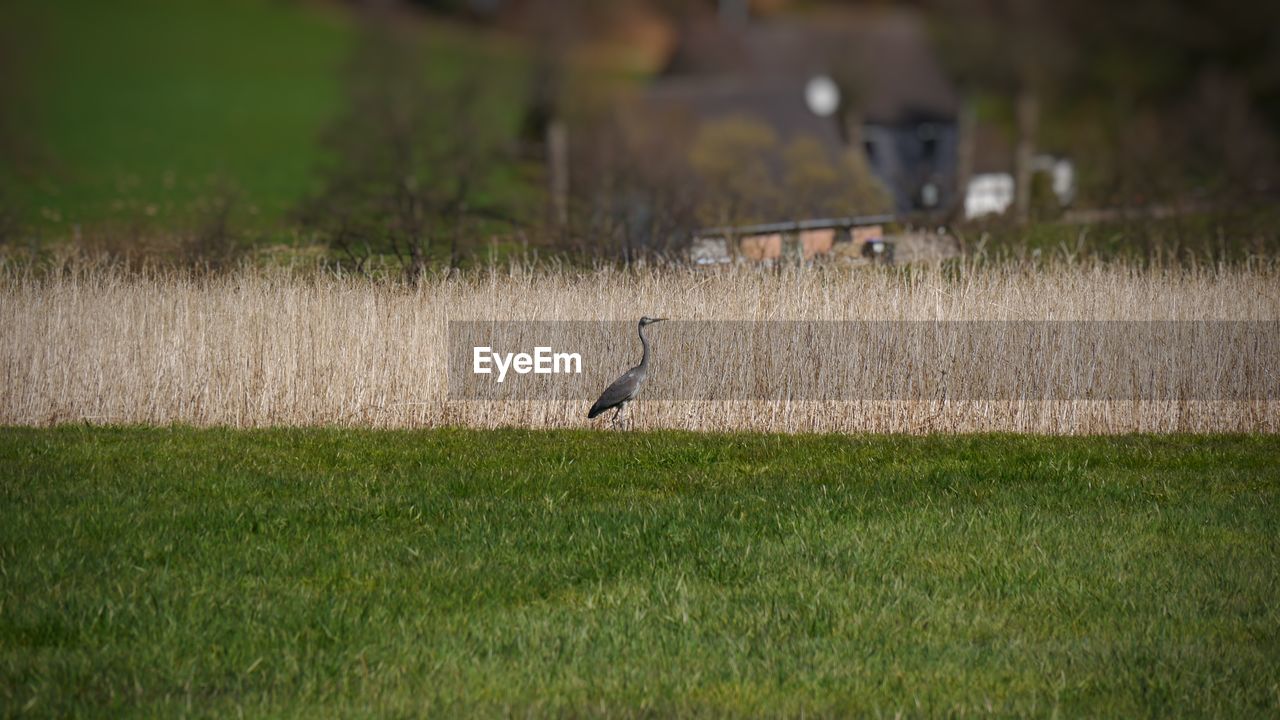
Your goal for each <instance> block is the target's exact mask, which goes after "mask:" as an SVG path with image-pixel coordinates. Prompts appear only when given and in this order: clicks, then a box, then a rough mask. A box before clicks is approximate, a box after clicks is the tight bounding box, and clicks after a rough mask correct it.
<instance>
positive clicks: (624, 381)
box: [587, 317, 663, 423]
mask: <svg viewBox="0 0 1280 720" xmlns="http://www.w3.org/2000/svg"><path fill="white" fill-rule="evenodd" d="M662 319H663V318H649V317H642V318H640V327H639V330H638V332H639V333H640V346H641V347H642V348H643V349H644V350H643V352H642V354H641V356H640V364H639V365H636V366H635V367H633V368H631V369H630V370H628V371H626V372H625V373H623V374H622V377H620V378H618V379H617V380H614V381H613V382H612V383H610V384H609V387H607V388H605V390H604V392H603V393H600V399H598V400H596V402H595V404H594V405H592V406H591V410H589V411H588V412H587V417H588V418H594V417H596V416H597V415H599V414H601V413H603V412H605V411H607V410H616V411H615V412H614V414H613V420H614V422H615V423H616V422H617V421H618V416H619V415H621V414H622V412H623V411H624V410H625V409H626V407H627V403H629V402H631V401H632V400H634V399H635V397H636V395H638V394H639V393H640V386H641V385H643V384H644V381H645V380H647V379H648V377H649V339H648V338H646V337H645V336H644V327H645V325H650V324H653V323H656V322H659V321H661V320H662Z"/></svg>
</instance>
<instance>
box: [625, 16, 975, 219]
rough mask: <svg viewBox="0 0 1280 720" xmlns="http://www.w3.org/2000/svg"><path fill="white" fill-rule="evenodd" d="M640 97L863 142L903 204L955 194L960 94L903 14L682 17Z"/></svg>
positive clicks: (786, 130) (941, 201)
mask: <svg viewBox="0 0 1280 720" xmlns="http://www.w3.org/2000/svg"><path fill="white" fill-rule="evenodd" d="M823 83H825V86H824V85H823ZM833 85H834V88H835V89H838V91H839V103H838V107H837V108H836V109H835V111H833V112H830V113H823V112H821V110H823V108H818V110H819V111H815V109H814V106H813V105H812V96H809V98H808V100H807V96H806V92H807V91H809V92H812V91H814V90H815V88H816V90H817V91H818V92H822V91H823V89H824V87H832V86H833ZM819 99H821V98H819ZM649 101H650V102H651V103H653V104H654V105H655V106H657V107H660V108H665V109H669V110H677V111H680V112H683V113H686V114H688V115H689V116H691V117H693V118H695V119H697V120H701V121H705V120H715V119H719V118H723V117H728V116H735V115H737V116H747V117H751V118H753V119H755V120H758V121H760V122H762V123H765V124H767V125H769V126H770V127H771V128H772V129H773V130H774V131H775V132H776V133H777V134H778V136H779V137H780V138H781V139H782V140H783V141H787V140H790V139H794V138H795V137H797V136H801V135H807V136H810V137H812V138H814V139H816V140H818V141H819V142H821V143H822V144H823V145H824V146H826V147H828V148H830V150H831V151H832V152H833V153H836V152H847V151H848V150H849V149H850V147H851V144H858V145H861V151H862V152H864V153H865V154H866V158H867V160H868V164H869V166H870V168H871V170H872V172H873V173H875V175H876V176H877V177H878V178H879V179H880V180H881V182H882V183H883V184H884V185H885V186H886V187H887V188H888V189H889V191H890V192H891V194H892V195H893V199H894V204H895V206H896V208H897V210H898V211H901V212H907V211H918V210H936V209H943V208H946V207H948V206H949V205H950V204H951V203H952V202H954V200H955V199H956V196H955V175H956V148H957V139H958V138H957V136H958V132H957V115H958V108H959V100H958V97H957V94H956V92H955V90H954V88H953V87H952V85H951V83H950V82H949V81H948V80H947V78H946V76H945V75H944V74H943V72H942V70H941V67H940V66H939V64H938V62H937V60H936V58H935V56H934V54H933V52H932V50H931V48H930V47H929V44H928V40H927V37H926V34H925V31H924V28H923V26H922V23H921V22H920V21H919V20H918V18H917V17H916V16H915V15H914V14H912V13H910V12H907V11H902V10H882V9H863V10H848V11H840V12H827V13H821V14H815V15H812V16H804V17H797V18H786V19H780V20H773V21H768V22H750V23H744V24H734V23H725V22H718V21H711V20H706V21H702V22H697V23H693V24H690V25H689V26H687V27H685V28H684V29H683V31H682V33H681V35H680V39H679V41H678V43H677V45H676V47H675V49H674V51H673V52H672V54H671V57H670V59H669V61H668V63H667V66H666V68H665V69H664V70H663V72H662V73H661V74H660V76H659V78H658V80H657V81H655V83H654V84H653V86H652V88H651V89H650V91H649ZM851 211H852V212H857V211H858V210H857V209H856V208H854V209H851Z"/></svg>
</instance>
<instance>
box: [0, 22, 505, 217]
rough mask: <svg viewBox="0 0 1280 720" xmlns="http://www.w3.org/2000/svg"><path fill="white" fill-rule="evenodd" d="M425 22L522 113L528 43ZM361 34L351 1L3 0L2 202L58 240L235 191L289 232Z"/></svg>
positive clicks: (428, 51)
mask: <svg viewBox="0 0 1280 720" xmlns="http://www.w3.org/2000/svg"><path fill="white" fill-rule="evenodd" d="M415 27H417V29H418V30H419V31H420V33H419V34H420V35H421V37H422V38H423V40H424V42H423V46H424V58H423V63H424V66H425V68H426V72H427V73H429V74H430V76H431V77H433V78H448V77H452V76H454V75H456V74H458V73H460V72H462V70H463V69H464V68H465V69H468V70H470V71H472V72H477V73H485V75H484V77H485V78H486V80H487V81H489V82H490V83H492V84H493V85H494V86H495V87H496V88H497V89H495V90H494V95H496V96H498V97H499V98H501V100H502V101H503V102H504V103H505V104H502V103H500V104H499V106H498V107H496V108H494V107H489V108H486V111H487V112H488V115H486V117H496V118H497V120H496V121H495V122H499V121H500V122H502V123H504V124H505V125H508V126H514V125H515V124H516V121H517V120H518V119H519V111H520V107H521V105H520V104H521V103H522V102H523V101H524V93H523V90H522V87H523V85H522V83H523V82H524V81H525V79H526V74H527V70H526V68H525V65H524V64H523V61H522V60H523V55H522V54H521V52H520V50H519V49H518V48H515V47H512V46H509V45H508V44H503V43H502V42H500V41H499V40H498V39H495V38H493V37H489V36H487V35H485V34H483V33H480V32H478V31H474V30H471V29H468V28H466V27H463V26H459V25H452V24H448V23H445V22H441V21H434V20H422V21H419V22H416V23H415ZM355 42H357V25H356V22H355V19H354V17H353V16H352V15H351V14H350V13H348V12H345V11H344V10H343V8H342V6H341V5H340V4H335V5H329V4H325V3H310V2H283V1H280V0H116V1H113V2H110V3H103V2H96V1H95V0H57V1H56V2H46V1H45V0H10V1H9V2H5V3H0V47H3V46H7V47H6V48H5V51H4V52H3V53H0V67H3V68H4V71H3V72H4V76H0V80H2V82H0V132H8V133H10V134H11V135H12V137H8V138H6V137H0V204H8V205H9V208H10V211H11V212H16V213H17V215H18V217H19V219H20V220H21V221H22V222H23V224H24V225H25V226H27V227H30V228H33V229H34V230H35V231H36V232H38V233H39V234H42V235H44V236H47V237H55V238H56V237H62V236H66V235H69V234H72V232H73V230H72V228H73V227H75V226H77V225H79V226H89V227H91V228H92V227H95V226H98V225H103V224H109V225H111V226H112V227H115V226H119V225H125V226H141V227H158V228H162V229H165V230H174V229H179V228H182V227H185V226H187V225H189V224H192V223H193V222H198V221H199V219H200V218H201V217H202V213H203V214H205V215H207V214H208V212H209V211H208V207H209V206H210V205H212V204H214V201H215V200H216V199H217V198H218V197H219V196H220V195H221V194H222V193H224V192H226V191H228V190H231V191H234V192H235V193H236V197H237V205H236V216H235V225H236V228H237V229H239V230H248V231H250V232H252V233H254V234H264V233H265V234H267V235H269V236H275V237H277V238H278V237H282V236H284V233H283V228H286V227H287V223H286V222H282V221H287V215H288V212H289V211H290V210H291V209H292V208H293V207H294V206H295V205H296V203H297V202H298V201H299V200H300V199H301V198H303V197H304V196H305V195H306V194H307V193H308V192H310V191H312V190H314V189H315V187H316V186H317V182H318V181H317V171H318V169H319V168H320V166H321V164H322V163H323V160H324V157H323V154H322V149H321V145H320V138H321V136H322V133H323V131H324V130H325V128H326V127H327V126H328V125H329V124H330V123H331V122H333V120H334V119H335V117H337V115H338V114H339V112H340V111H341V109H342V102H343V97H342V82H343V78H342V69H343V67H344V63H345V62H346V60H347V57H348V54H349V52H350V50H351V48H352V47H353V45H354V43H355ZM6 155H9V156H10V157H6ZM3 209H4V208H3V207H0V210H3Z"/></svg>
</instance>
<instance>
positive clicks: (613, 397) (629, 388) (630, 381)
mask: <svg viewBox="0 0 1280 720" xmlns="http://www.w3.org/2000/svg"><path fill="white" fill-rule="evenodd" d="M638 385H639V381H638V379H637V378H636V371H635V370H634V369H632V370H628V371H627V372H626V374H624V375H623V376H622V377H620V378H618V379H617V380H614V381H613V383H611V384H610V385H609V387H607V388H605V389H604V392H602V393H600V399H599V400H596V404H595V405H592V406H591V411H590V412H588V413H587V417H588V418H593V417H595V416H597V415H599V414H600V413H602V412H604V411H605V410H608V409H610V408H615V407H617V406H618V405H620V404H621V403H624V402H626V401H627V400H630V399H631V398H632V397H633V396H634V395H635V394H636V387H637V386H638Z"/></svg>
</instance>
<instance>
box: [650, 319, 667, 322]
mask: <svg viewBox="0 0 1280 720" xmlns="http://www.w3.org/2000/svg"><path fill="white" fill-rule="evenodd" d="M663 320H666V318H653V322H662V321H663Z"/></svg>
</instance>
